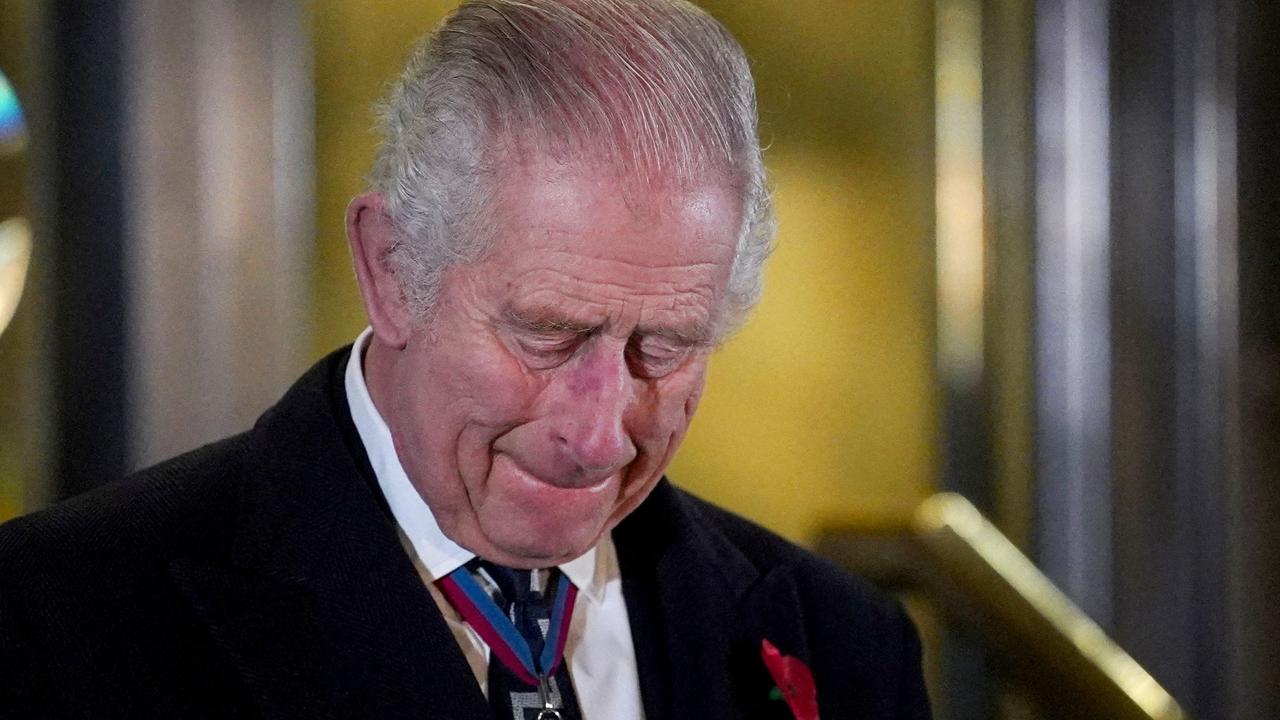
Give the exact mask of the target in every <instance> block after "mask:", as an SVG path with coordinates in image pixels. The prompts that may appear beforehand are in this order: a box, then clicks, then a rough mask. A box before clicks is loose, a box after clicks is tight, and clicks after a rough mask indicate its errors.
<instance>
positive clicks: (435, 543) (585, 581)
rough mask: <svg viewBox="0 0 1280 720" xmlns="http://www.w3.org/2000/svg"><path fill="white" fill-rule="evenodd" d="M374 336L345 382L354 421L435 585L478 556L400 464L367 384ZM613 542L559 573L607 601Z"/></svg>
mask: <svg viewBox="0 0 1280 720" xmlns="http://www.w3.org/2000/svg"><path fill="white" fill-rule="evenodd" d="M372 334H373V330H372V328H365V330H364V332H362V333H360V335H359V336H358V337H357V338H356V341H355V343H354V344H353V345H352V347H351V358H350V359H349V360H348V361H347V372H346V378H345V381H346V390H347V404H348V405H349V406H350V408H351V420H352V421H353V422H354V423H355V426H356V432H357V433H359V435H360V442H361V443H362V444H363V445H364V450H365V454H367V455H368V456H369V464H370V465H371V466H372V467H373V474H374V476H375V477H376V478H377V480H378V486H379V487H380V488H381V489H382V495H383V497H385V498H386V500H387V505H388V506H389V507H390V508H391V515H392V516H393V517H395V520H396V523H397V524H398V525H399V526H400V529H401V530H402V531H403V532H404V534H405V537H407V538H408V540H409V544H410V545H412V546H413V550H414V552H416V553H417V554H418V560H419V561H421V563H422V566H423V568H425V569H426V571H427V575H428V576H430V578H431V580H432V581H435V580H438V579H440V578H442V577H444V576H445V575H448V574H449V573H451V572H453V571H454V570H456V569H458V568H459V567H461V566H463V565H465V564H466V563H467V561H469V560H470V559H471V558H473V557H475V553H473V552H471V551H470V550H467V549H466V548H464V547H462V546H461V545H459V544H457V543H455V542H454V541H453V540H450V539H449V538H448V537H447V536H446V535H445V534H444V531H442V530H441V529H440V525H439V523H437V522H436V517H435V515H434V514H432V512H431V508H430V507H428V506H427V503H426V502H425V501H424V500H423V499H422V496H421V495H419V494H418V491H417V489H416V488H414V486H413V483H411V482H410V481H409V476H408V475H406V474H405V471H404V466H402V465H401V464H400V458H399V457H398V456H397V455H396V449H395V443H394V442H392V440H391V430H390V429H389V428H388V427H387V423H386V421H384V420H383V419H382V414H381V413H379V412H378V408H377V407H376V406H375V405H374V404H373V398H372V397H371V396H370V395H369V388H368V386H367V385H365V382H364V370H363V367H364V349H365V347H366V346H367V345H368V342H369V336H370V335H372ZM612 544H613V541H612V538H611V537H610V536H609V534H606V535H605V536H604V537H603V538H601V540H600V542H599V543H598V544H597V545H596V547H593V548H591V549H590V550H588V551H587V552H586V553H585V554H583V555H582V556H580V557H578V558H575V559H573V560H570V561H569V562H566V563H563V564H561V565H560V571H561V572H563V573H564V574H565V575H566V576H568V578H569V580H570V582H572V583H573V584H574V585H575V586H577V588H578V590H579V592H580V593H582V594H585V595H586V596H587V597H588V598H589V599H590V600H591V601H592V602H595V603H600V602H603V600H604V593H605V587H606V585H607V580H608V578H609V576H610V575H611V574H612V573H613V572H616V568H611V567H610V561H609V559H610V558H612V557H614V555H615V553H614V552H613V547H612ZM602 550H603V552H601V551H602Z"/></svg>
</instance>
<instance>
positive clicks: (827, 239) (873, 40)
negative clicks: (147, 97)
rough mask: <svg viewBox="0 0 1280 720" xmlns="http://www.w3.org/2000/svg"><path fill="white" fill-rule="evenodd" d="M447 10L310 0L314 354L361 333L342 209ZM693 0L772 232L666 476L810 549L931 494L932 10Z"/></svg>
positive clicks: (840, 1) (890, 2)
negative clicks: (401, 85)
mask: <svg viewBox="0 0 1280 720" xmlns="http://www.w3.org/2000/svg"><path fill="white" fill-rule="evenodd" d="M453 4H454V3H453V2H448V1H444V0H436V1H434V2H422V1H421V0H414V1H412V2H410V1H407V0H404V1H400V2H381V3H365V2H359V1H358V0H317V1H316V2H315V3H314V17H313V21H314V31H315V47H316V106H317V167H318V178H317V201H318V221H317V227H318V243H319V247H318V258H319V262H318V267H317V282H316V287H317V290H316V298H315V300H316V301H315V308H316V328H317V332H316V338H315V352H316V354H319V353H321V352H324V351H327V350H329V349H332V348H333V347H335V346H337V345H339V344H342V343H345V342H349V341H350V339H351V338H352V337H354V335H355V333H356V332H357V331H358V330H359V328H360V327H362V325H363V315H362V311H361V309H360V304H359V298H358V297H357V295H356V292H355V287H354V282H353V280H352V274H351V270H350V263H349V261H348V258H347V251H346V247H345V243H344V240H343V230H342V213H343V209H344V207H345V205H346V202H347V200H348V199H349V198H350V197H351V196H352V195H353V194H354V193H356V192H358V191H359V190H360V188H361V177H362V175H363V173H364V172H365V170H366V169H367V168H368V166H369V162H370V159H371V157H372V152H373V144H374V139H373V136H372V134H371V132H370V127H371V126H372V115H371V113H370V110H369V108H370V105H371V104H372V103H373V102H374V100H376V99H377V97H378V96H379V94H380V93H381V92H382V89H383V87H384V84H385V82H386V81H387V79H389V78H390V77H392V76H393V75H394V74H395V73H396V72H397V70H398V68H399V65H400V64H401V63H402V62H403V60H404V59H405V57H406V55H407V53H408V50H409V47H410V45H411V44H412V42H413V40H414V39H415V38H416V37H417V36H418V35H420V34H421V33H422V32H424V31H426V30H427V29H429V28H430V27H431V26H432V25H434V24H435V22H436V21H437V20H438V19H439V18H440V17H441V16H442V15H443V14H444V13H445V12H446V11H447V9H448V8H449V7H452V5H453ZM702 5H703V6H704V7H707V8H708V9H709V10H711V11H712V12H713V13H714V14H716V16H717V17H719V18H721V20H723V21H724V22H725V24H726V25H728V26H729V28H730V29H731V30H732V31H733V32H734V33H735V34H736V35H737V36H738V37H739V39H740V40H741V41H742V42H743V44H744V45H745V46H746V48H747V51H748V53H749V54H750V55H751V56H752V58H753V60H754V62H755V66H756V72H757V76H758V81H759V85H760V104H761V114H762V120H763V125H764V132H765V139H766V141H767V142H769V143H770V144H771V149H770V151H769V153H768V162H769V166H770V168H771V170H772V172H773V174H774V181H775V184H776V186H777V196H778V212H779V217H780V220H781V223H782V229H781V232H780V235H779V239H778V250H777V253H776V254H775V256H774V258H773V260H772V262H771V265H770V267H769V269H768V274H767V282H768V286H767V289H766V292H765V299H764V301H763V302H762V303H761V305H760V308H759V310H758V311H757V313H756V316H755V317H754V318H753V320H752V321H751V323H750V324H749V325H748V326H747V327H746V328H745V329H744V330H743V332H742V333H741V334H740V335H739V336H738V337H737V338H735V339H734V340H732V341H731V342H730V343H729V344H728V345H727V346H726V347H725V348H724V349H723V350H722V351H721V353H720V354H719V355H717V356H716V358H715V359H714V361H713V363H712V370H711V380H710V385H709V388H708V391H707V395H706V398H705V400H704V401H703V405H702V409H701V410H700V411H699V414H698V417H697V419H696V420H695V422H694V426H693V429H692V430H691V432H690V436H689V439H688V440H687V442H686V444H685V446H684V448H682V449H681V451H680V453H679V455H678V457H677V458H676V461H675V463H674V464H673V465H672V468H671V471H670V474H671V475H672V477H673V478H675V479H676V480H677V481H678V482H679V483H680V484H682V485H684V486H685V487H687V488H689V489H691V490H693V491H695V492H697V493H699V494H702V495H704V496H706V497H709V498H711V499H713V500H715V501H718V502H720V503H722V504H724V505H726V506H728V507H730V508H733V509H735V510H738V511H739V512H742V513H744V514H746V515H748V516H750V517H752V518H755V519H757V520H759V521H761V522H763V523H765V524H766V525H768V526H770V527H772V528H774V529H776V530H778V531H780V532H782V533H783V534H785V535H787V536H789V537H791V538H793V539H797V540H801V541H804V540H806V539H808V538H809V537H810V536H811V534H812V532H813V531H814V530H815V528H817V527H818V526H819V525H820V524H822V523H823V522H824V521H826V520H830V519H839V518H847V517H849V516H851V515H856V516H859V517H863V516H867V515H875V514H878V513H880V512H884V511H886V510H895V509H902V508H905V507H910V506H912V505H914V504H915V502H917V501H918V500H919V499H921V498H922V497H924V496H925V495H926V494H928V493H929V492H930V491H931V489H932V488H933V486H934V484H935V474H936V469H935V465H936V459H935V451H934V445H935V442H934V439H935V419H934V418H935V414H936V397H935V395H936V391H935V387H934V381H933V376H932V363H933V360H932V357H933V341H932V317H933V311H932V308H933V285H932V268H933V255H932V241H931V233H932V212H933V158H932V150H931V148H932V133H933V118H932V93H933V90H932V81H931V78H932V74H933V66H932V49H931V44H930V42H931V40H930V39H931V36H932V24H931V15H930V5H929V4H928V3H926V2H903V1H902V0H876V1H875V2H870V1H863V0H860V1H858V2H852V1H851V0H810V1H807V2H794V1H793V2H784V1H782V0H715V1H712V0H707V1H706V2H703V3H702Z"/></svg>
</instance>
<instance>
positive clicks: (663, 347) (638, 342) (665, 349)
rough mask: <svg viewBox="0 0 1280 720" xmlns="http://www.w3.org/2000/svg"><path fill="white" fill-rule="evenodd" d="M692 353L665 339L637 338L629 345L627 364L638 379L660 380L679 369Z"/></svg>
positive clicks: (686, 348) (687, 348) (691, 349)
mask: <svg viewBox="0 0 1280 720" xmlns="http://www.w3.org/2000/svg"><path fill="white" fill-rule="evenodd" d="M692 351H693V348H691V347H689V346H688V345H680V344H676V343H673V342H672V341H670V340H667V339H665V338H645V337H642V338H635V339H633V340H632V341H631V343H629V344H628V345H627V363H628V364H629V365H630V366H631V372H632V373H633V374H634V375H636V376H638V377H643V378H660V377H663V376H665V375H669V374H671V373H672V372H674V371H675V370H676V369H677V368H679V367H680V365H681V364H683V363H684V360H685V358H687V357H689V353H691V352H692Z"/></svg>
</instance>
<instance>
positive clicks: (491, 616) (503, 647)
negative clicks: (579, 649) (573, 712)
mask: <svg viewBox="0 0 1280 720" xmlns="http://www.w3.org/2000/svg"><path fill="white" fill-rule="evenodd" d="M436 585H437V587H439V588H440V592H442V593H443V594H444V596H445V597H446V598H448V600H449V602H450V603H451V604H452V605H453V607H454V608H456V609H457V611H458V612H459V613H460V614H461V615H462V618H463V619H464V620H466V621H467V623H468V624H469V625H471V627H472V628H474V629H475V631H476V632H477V633H478V634H479V635H480V637H481V638H482V639H483V640H484V641H485V642H486V643H488V645H489V650H490V652H492V653H493V654H494V655H495V656H496V657H497V658H498V659H499V660H500V661H501V662H502V664H503V665H506V666H507V668H508V669H509V670H511V672H512V673H514V674H515V676H516V677H518V678H520V680H521V681H522V682H524V683H526V684H528V685H531V686H533V687H536V688H537V689H538V697H539V699H540V700H541V701H542V706H543V710H542V711H541V712H540V713H539V714H538V718H539V720H559V718H560V712H559V710H560V708H559V707H557V706H556V704H555V703H554V702H553V701H552V699H551V690H550V683H548V681H547V678H548V677H550V676H551V675H553V674H554V673H555V671H556V670H557V669H558V668H559V667H560V663H562V662H564V643H565V640H566V639H567V638H568V637H569V618H571V617H573V605H574V602H575V601H576V600H577V599H578V588H577V587H575V586H574V584H573V583H572V582H570V581H569V578H568V577H566V576H565V574H564V573H563V572H562V573H560V574H559V580H558V581H557V582H556V594H555V603H554V604H553V605H552V607H551V619H550V626H549V627H548V628H547V639H546V642H545V643H543V646H542V654H541V655H540V656H539V657H538V658H536V662H535V658H534V657H533V651H532V650H531V649H530V647H529V642H528V641H527V640H525V638H524V635H522V634H521V633H520V631H519V630H518V629H517V628H516V626H515V624H514V623H512V622H511V619H510V618H508V617H507V615H506V613H504V612H503V611H502V608H500V607H498V604H497V603H495V602H494V601H493V598H492V597H490V596H489V593H487V592H485V590H484V588H481V587H480V584H479V583H477V582H476V579H475V578H474V577H472V576H471V571H470V570H468V569H467V568H466V566H463V567H460V568H458V569H457V570H454V571H453V572H451V573H449V574H448V575H446V576H444V577H443V578H441V579H440V580H438V581H436Z"/></svg>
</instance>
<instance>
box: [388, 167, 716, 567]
mask: <svg viewBox="0 0 1280 720" xmlns="http://www.w3.org/2000/svg"><path fill="white" fill-rule="evenodd" d="M740 217H741V215H740V207H739V203H738V202H737V200H736V199H735V198H734V196H733V194H732V193H731V192H729V191H727V190H725V189H723V188H722V187H721V186H720V185H719V184H716V183H711V182H708V183H707V184H705V185H703V186H699V187H695V188H693V189H692V190H690V189H687V188H686V189H684V190H681V191H678V192H677V191H674V190H668V191H665V192H664V191H663V190H662V189H661V188H659V189H652V188H651V189H647V190H631V189H628V188H626V187H624V185H623V184H621V183H620V182H619V181H618V180H617V179H616V178H615V177H614V176H613V175H612V174H611V173H608V172H602V171H599V170H596V169H593V168H592V167H591V166H589V165H585V164H579V165H563V164H557V163H556V162H554V161H551V160H548V159H546V158H538V159H534V160H532V161H529V162H527V163H526V164H524V165H523V166H521V167H517V168H514V169H512V170H511V171H510V172H509V173H508V174H506V175H505V176H504V178H503V179H502V181H501V182H500V184H499V188H498V191H497V198H496V202H495V206H494V214H493V217H492V221H493V223H492V224H493V227H494V229H495V230H496V233H495V244H494V246H493V250H492V252H491V253H490V254H489V255H488V256H487V257H486V258H485V259H484V260H482V261H480V262H477V263H473V264H470V265H465V266H457V267H453V268H450V269H449V270H447V271H446V273H445V275H444V278H443V281H442V285H441V290H440V295H439V299H438V301H437V304H436V309H435V310H436V311H435V313H434V315H433V316H432V319H431V321H430V322H429V323H428V324H427V325H426V326H425V327H423V328H421V329H419V330H415V331H413V332H412V334H411V336H410V338H409V340H408V344H407V346H406V347H405V349H404V351H403V352H402V353H401V354H400V356H399V359H398V360H397V362H396V364H395V369H394V371H393V373H392V377H393V379H392V383H391V387H390V392H389V393H388V395H389V397H388V400H389V402H390V404H391V405H392V406H393V407H392V408H390V412H388V413H387V415H388V422H389V423H390V425H391V428H392V434H393V437H394V439H395V444H396V450H397V452H398V454H399V456H400V458H401V460H402V462H403V464H404V466H405V469H406V471H407V473H408V475H409V477H410V478H411V479H412V480H413V482H414V484H415V486H416V487H417V488H418V491H419V492H420V493H421V494H422V496H423V498H424V499H425V500H426V501H427V503H428V504H429V505H430V507H431V509H432V511H433V513H434V514H435V516H436V518H437V520H438V521H439V523H440V526H441V528H442V529H443V530H444V532H445V534H446V535H448V536H449V537H450V538H452V539H453V540H454V541H455V542H457V543H458V544H460V545H462V546H463V547H466V548H467V549H469V550H471V551H472V552H475V553H477V554H478V555H481V556H483V557H486V558H488V559H491V560H494V561H496V562H500V563H504V564H508V565H512V566H524V567H537V566H547V565H551V564H556V563H559V562H563V561H566V560H569V559H572V558H574V557H577V556H578V555H581V554H582V553H583V552H585V551H587V550H588V549H589V548H590V547H592V546H593V545H594V544H595V543H596V541H597V540H598V539H599V538H600V537H601V535H602V534H603V533H604V532H606V531H607V530H609V529H611V528H612V527H613V526H614V525H616V524H617V522H618V521H619V520H621V519H622V518H623V517H624V516H626V514H627V513H629V512H631V511H632V510H633V509H635V507H636V506H637V505H639V503H640V502H641V501H642V500H643V499H644V498H645V497H646V496H647V495H648V493H649V491H650V490H652V489H653V487H654V485H655V483H656V482H657V481H658V479H659V477H660V476H661V474H662V471H663V470H664V469H665V468H666V466H667V464H668V462H669V461H670V460H671V457H672V454H673V453H674V452H675V450H676V447H677V446H678V445H679V444H680V441H681V440H682V439H683V437H684V434H685V431H686V429H687V428H688V426H689V421H690V419H691V418H692V416H693V412H694V410H695V409H696V407H697V404H698V399H699V396H700V395H701V391H702V386H703V381H704V378H705V372H706V364H707V356H708V354H709V352H710V349H711V344H712V343H713V341H714V339H715V338H714V335H713V333H714V328H715V321H716V313H717V309H718V307H719V305H720V302H721V300H722V298H723V295H724V290H725V285H726V283H727V281H728V276H729V268H730V264H731V262H732V259H733V252H734V246H735V239H736V236H737V230H738V227H739V224H740Z"/></svg>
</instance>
